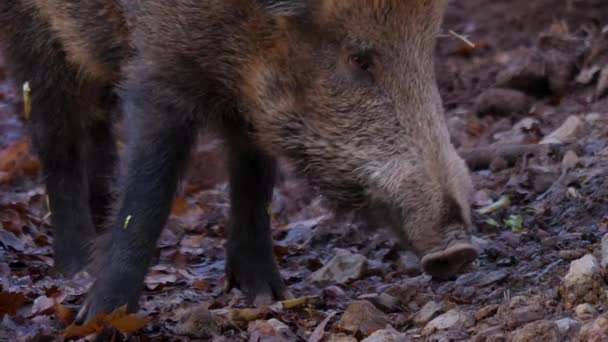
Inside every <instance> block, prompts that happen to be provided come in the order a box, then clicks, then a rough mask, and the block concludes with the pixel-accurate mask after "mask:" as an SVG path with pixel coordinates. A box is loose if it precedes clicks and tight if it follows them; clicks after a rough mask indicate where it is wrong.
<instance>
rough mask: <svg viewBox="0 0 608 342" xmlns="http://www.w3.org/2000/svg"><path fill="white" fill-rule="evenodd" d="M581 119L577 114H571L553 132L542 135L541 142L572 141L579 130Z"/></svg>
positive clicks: (562, 142)
mask: <svg viewBox="0 0 608 342" xmlns="http://www.w3.org/2000/svg"><path fill="white" fill-rule="evenodd" d="M582 126H583V120H581V118H579V117H578V116H574V115H571V116H569V117H568V118H567V119H566V121H564V123H563V124H562V125H561V126H560V127H559V128H558V129H556V130H555V131H553V133H551V134H549V135H548V136H546V137H544V138H543V139H542V140H541V141H540V143H541V144H566V143H571V142H574V141H575V140H576V139H577V138H578V135H579V134H580V132H581V129H582Z"/></svg>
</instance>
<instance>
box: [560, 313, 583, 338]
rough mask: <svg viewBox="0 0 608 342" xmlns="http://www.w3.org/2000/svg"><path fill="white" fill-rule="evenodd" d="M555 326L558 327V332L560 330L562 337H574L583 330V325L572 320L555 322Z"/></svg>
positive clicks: (563, 319)
mask: <svg viewBox="0 0 608 342" xmlns="http://www.w3.org/2000/svg"><path fill="white" fill-rule="evenodd" d="M555 325H557V330H559V333H560V335H562V336H564V337H566V336H574V335H575V334H576V333H578V331H579V330H580V328H581V324H580V323H579V322H578V321H577V320H575V319H572V318H568V317H566V318H562V319H558V320H557V321H555Z"/></svg>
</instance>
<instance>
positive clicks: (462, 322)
mask: <svg viewBox="0 0 608 342" xmlns="http://www.w3.org/2000/svg"><path fill="white" fill-rule="evenodd" d="M472 325H473V318H472V317H471V316H469V315H468V314H466V313H464V312H462V311H460V310H457V309H453V310H450V311H448V312H446V313H444V314H443V315H441V316H438V317H436V318H435V319H433V320H432V321H430V322H429V323H428V324H427V325H426V326H425V327H424V329H422V334H423V335H425V336H428V335H431V334H433V333H434V332H436V331H439V330H449V329H456V328H463V327H464V328H468V327H470V326H472Z"/></svg>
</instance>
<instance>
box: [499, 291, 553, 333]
mask: <svg viewBox="0 0 608 342" xmlns="http://www.w3.org/2000/svg"><path fill="white" fill-rule="evenodd" d="M530 302H531V300H530V299H529V298H526V297H522V296H516V297H513V298H511V302H510V303H509V304H508V305H501V306H500V307H499V308H498V311H497V314H496V315H497V317H498V319H499V320H501V321H503V322H504V324H505V326H506V327H507V328H509V329H514V328H517V327H519V326H521V325H523V324H526V323H530V322H533V321H537V320H539V319H542V318H543V317H544V315H545V310H544V307H543V306H542V305H540V304H538V303H532V304H529V303H530Z"/></svg>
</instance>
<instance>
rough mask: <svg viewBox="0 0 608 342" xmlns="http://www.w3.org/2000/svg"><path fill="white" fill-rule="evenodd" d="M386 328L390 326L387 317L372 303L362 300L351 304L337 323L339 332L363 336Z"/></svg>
mask: <svg viewBox="0 0 608 342" xmlns="http://www.w3.org/2000/svg"><path fill="white" fill-rule="evenodd" d="M387 326H390V320H389V319H388V317H387V316H386V315H385V314H384V313H383V312H382V311H380V310H378V309H377V308H376V307H375V306H374V305H373V304H372V303H370V302H368V301H364V300H362V301H356V302H353V303H351V304H350V305H349V306H348V307H347V308H346V311H344V314H343V315H342V318H340V321H339V322H338V328H339V329H340V330H342V331H346V332H349V333H351V334H353V335H357V334H361V335H363V336H369V335H371V334H373V333H374V332H375V331H377V330H381V329H384V328H386V327H387Z"/></svg>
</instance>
